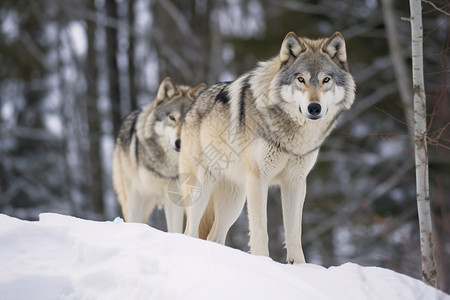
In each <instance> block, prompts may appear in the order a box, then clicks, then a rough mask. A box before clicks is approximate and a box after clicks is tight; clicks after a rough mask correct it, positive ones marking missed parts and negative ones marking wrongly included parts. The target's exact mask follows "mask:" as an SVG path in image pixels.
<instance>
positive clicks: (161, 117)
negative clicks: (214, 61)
mask: <svg viewBox="0 0 450 300" xmlns="http://www.w3.org/2000/svg"><path fill="white" fill-rule="evenodd" d="M205 88H206V84H204V83H201V84H199V85H197V86H196V87H189V86H183V85H175V83H174V82H173V81H172V79H170V78H169V77H166V78H165V79H164V80H163V81H162V82H161V84H160V86H159V89H158V94H157V96H156V99H155V101H154V103H153V105H154V109H155V115H156V120H155V121H156V122H155V126H154V129H155V133H156V134H157V135H159V136H164V137H165V138H166V139H167V141H168V142H169V144H170V146H171V147H172V148H173V149H175V150H176V151H178V152H179V151H180V149H181V140H180V133H181V127H182V125H183V122H184V117H185V116H186V113H187V112H188V111H189V109H190V108H191V106H192V104H193V103H194V100H195V99H196V98H197V97H198V96H199V95H200V94H201V93H202V92H203V91H204V90H205Z"/></svg>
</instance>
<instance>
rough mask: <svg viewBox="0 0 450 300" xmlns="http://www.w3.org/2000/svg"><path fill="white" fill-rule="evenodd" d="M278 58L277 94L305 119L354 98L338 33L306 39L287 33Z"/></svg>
mask: <svg viewBox="0 0 450 300" xmlns="http://www.w3.org/2000/svg"><path fill="white" fill-rule="evenodd" d="M279 60H280V62H281V72H279V73H278V80H279V83H278V84H279V92H280V96H281V98H282V99H283V100H284V101H286V102H289V103H293V104H296V105H297V106H298V108H299V110H300V112H301V113H302V115H303V116H305V117H306V118H307V119H309V120H319V119H320V118H322V117H324V116H325V115H326V114H327V112H328V110H329V108H330V107H332V106H333V105H339V106H341V107H342V108H343V109H349V108H350V106H351V104H352V103H353V100H354V98H355V83H354V80H353V78H352V76H351V75H350V73H349V71H348V66H347V54H346V50H345V41H344V38H343V36H342V34H341V33H339V32H336V33H334V34H333V35H332V36H331V37H329V38H325V39H320V40H309V39H306V38H299V37H298V36H297V35H296V34H295V33H293V32H289V33H288V34H287V35H286V37H285V38H284V41H283V43H282V45H281V50H280V54H279Z"/></svg>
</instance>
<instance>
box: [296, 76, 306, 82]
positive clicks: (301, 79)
mask: <svg viewBox="0 0 450 300" xmlns="http://www.w3.org/2000/svg"><path fill="white" fill-rule="evenodd" d="M297 80H298V81H300V82H301V83H305V78H303V77H302V76H298V77H297Z"/></svg>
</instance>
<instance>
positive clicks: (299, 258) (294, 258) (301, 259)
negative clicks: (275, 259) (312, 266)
mask: <svg viewBox="0 0 450 300" xmlns="http://www.w3.org/2000/svg"><path fill="white" fill-rule="evenodd" d="M287 262H288V263H289V264H291V265H292V264H304V263H305V262H306V261H305V256H304V255H303V252H301V253H297V255H290V254H288V256H287Z"/></svg>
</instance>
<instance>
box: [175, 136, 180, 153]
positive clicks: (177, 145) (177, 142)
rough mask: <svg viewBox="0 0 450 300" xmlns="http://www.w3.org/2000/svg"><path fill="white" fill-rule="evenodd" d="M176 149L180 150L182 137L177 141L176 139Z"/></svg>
mask: <svg viewBox="0 0 450 300" xmlns="http://www.w3.org/2000/svg"><path fill="white" fill-rule="evenodd" d="M175 148H176V149H175V150H177V151H180V149H181V140H180V139H177V140H176V141H175Z"/></svg>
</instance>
